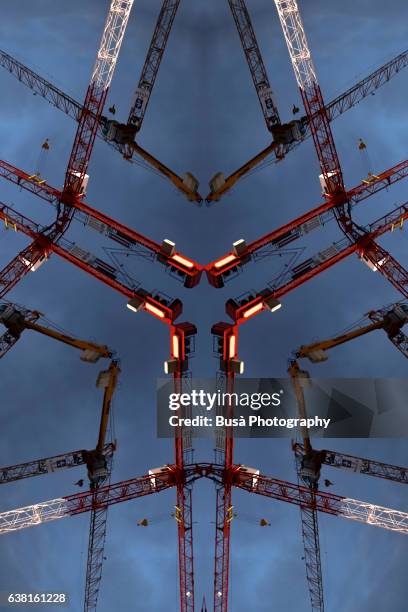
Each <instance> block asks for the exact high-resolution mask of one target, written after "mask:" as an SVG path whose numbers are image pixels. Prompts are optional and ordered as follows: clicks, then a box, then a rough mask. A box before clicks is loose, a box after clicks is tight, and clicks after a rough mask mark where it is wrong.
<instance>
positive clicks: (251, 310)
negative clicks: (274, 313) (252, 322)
mask: <svg viewBox="0 0 408 612" xmlns="http://www.w3.org/2000/svg"><path fill="white" fill-rule="evenodd" d="M263 307H264V306H263V303H262V302H259V304H255V306H252V307H251V308H248V310H245V312H244V313H243V315H242V316H243V317H244V319H249V317H252V315H254V314H256V313H257V312H260V311H261V310H263Z"/></svg>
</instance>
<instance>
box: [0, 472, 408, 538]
mask: <svg viewBox="0 0 408 612" xmlns="http://www.w3.org/2000/svg"><path fill="white" fill-rule="evenodd" d="M203 465H204V469H201V465H200V464H194V465H189V466H185V467H186V471H185V475H186V477H187V478H188V479H190V478H191V477H192V478H193V479H195V480H196V479H198V478H201V477H203V476H206V477H211V475H212V473H214V474H215V473H216V472H220V474H221V473H223V470H224V468H223V466H217V465H216V466H210V467H209V466H208V464H203ZM230 476H231V482H232V484H233V486H235V487H237V488H240V489H243V490H246V491H248V492H250V493H256V494H257V495H263V496H265V497H270V498H273V499H277V500H280V501H285V502H287V503H291V504H295V505H297V506H299V505H302V504H308V503H309V502H308V496H309V489H308V488H307V487H302V486H299V485H296V484H293V483H291V482H287V481H284V480H278V479H277V478H272V477H270V476H265V475H263V474H259V473H258V470H252V469H248V468H244V467H243V466H241V465H238V466H233V467H232V469H231V474H230ZM177 478H178V475H177V469H176V467H175V466H172V465H166V466H163V467H162V468H157V469H155V470H150V473H149V474H147V475H145V476H141V477H137V478H132V479H130V480H126V481H121V482H118V483H115V484H113V485H109V486H106V487H102V488H101V489H99V490H98V492H97V497H96V500H95V499H94V500H93V491H86V492H84V493H76V494H75V495H69V496H67V497H59V498H57V499H53V500H50V501H46V502H41V503H38V504H34V505H31V506H25V507H24V508H18V509H16V510H8V511H6V512H2V513H0V534H5V533H11V532H12V531H18V530H21V529H25V528H27V527H33V526H34V525H39V524H41V523H45V522H49V521H53V520H57V519H60V518H65V517H67V516H74V515H76V514H82V513H84V512H89V511H90V510H92V507H95V506H96V507H100V506H103V505H107V506H111V505H113V504H117V503H121V502H124V501H128V500H130V499H135V498H138V497H143V496H145V495H151V494H153V493H159V492H161V491H163V490H165V489H169V488H172V487H173V486H175V483H176V479H177ZM315 504H316V508H317V510H318V511H319V512H324V513H326V514H331V515H334V516H343V517H344V518H348V519H351V520H356V521H359V522H361V523H366V524H369V525H374V526H376V527H381V528H383V529H388V530H391V531H396V532H399V533H404V534H408V513H407V512H401V511H399V510H393V509H390V508H385V507H383V506H378V505H375V504H370V503H368V502H363V501H359V500H356V499H352V498H349V497H343V496H340V495H334V494H333V493H327V492H323V491H317V492H316V500H315Z"/></svg>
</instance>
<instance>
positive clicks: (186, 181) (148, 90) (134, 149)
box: [102, 0, 202, 204]
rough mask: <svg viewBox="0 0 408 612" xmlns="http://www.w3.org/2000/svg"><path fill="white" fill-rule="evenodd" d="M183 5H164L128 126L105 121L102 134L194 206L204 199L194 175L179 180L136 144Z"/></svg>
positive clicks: (169, 1)
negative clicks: (140, 158)
mask: <svg viewBox="0 0 408 612" xmlns="http://www.w3.org/2000/svg"><path fill="white" fill-rule="evenodd" d="M179 4H180V0H164V1H163V5H162V8H161V10H160V13H159V17H158V19H157V23H156V27H155V30H154V32H153V37H152V40H151V42H150V46H149V49H148V52H147V56H146V60H145V63H144V65H143V68H142V73H141V75H140V78H139V82H138V85H137V88H136V91H135V93H134V95H133V99H132V104H131V108H130V112H129V117H128V120H127V123H126V124H124V123H120V122H118V121H115V120H108V119H106V117H104V118H103V123H104V125H103V128H102V131H103V134H104V136H105V137H106V140H107V141H108V142H112V143H114V144H116V145H118V146H119V149H120V151H121V153H122V155H123V157H124V158H125V159H126V160H128V161H131V160H132V157H133V154H134V153H137V154H138V155H139V156H140V157H142V158H143V159H144V160H145V161H147V162H148V163H149V164H150V166H152V167H153V168H155V169H156V170H158V171H159V172H160V173H161V174H162V175H164V176H166V178H168V179H169V180H170V182H171V183H172V184H173V185H174V186H175V187H176V188H177V189H178V190H179V191H180V192H182V193H183V194H184V195H185V196H186V197H187V199H188V200H189V201H190V202H195V203H197V204H200V203H201V202H202V198H201V196H200V194H199V193H198V186H199V183H198V181H197V179H196V178H195V177H194V176H193V175H192V174H191V172H186V173H185V174H184V176H183V177H180V176H178V174H176V173H175V172H173V170H171V169H170V168H168V167H167V166H165V165H164V164H163V163H162V162H160V161H159V160H157V159H156V158H154V157H153V156H152V155H151V154H150V153H148V152H147V151H145V150H144V149H143V148H142V147H140V146H139V144H138V143H137V142H136V141H135V137H136V134H137V133H138V132H139V131H140V128H141V127H142V123H143V119H144V116H145V113H146V109H147V105H148V103H149V100H150V96H151V94H152V91H153V86H154V83H155V81H156V77H157V74H158V71H159V68H160V64H161V61H162V58H163V55H164V51H165V49H166V45H167V41H168V38H169V35H170V31H171V28H172V25H173V22H174V19H175V16H176V13H177V9H178V7H179Z"/></svg>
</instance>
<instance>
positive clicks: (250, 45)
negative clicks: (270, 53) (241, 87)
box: [228, 0, 280, 131]
mask: <svg viewBox="0 0 408 612" xmlns="http://www.w3.org/2000/svg"><path fill="white" fill-rule="evenodd" d="M228 3H229V5H230V9H231V12H232V15H233V17H234V21H235V25H236V27H237V30H238V34H239V37H240V40H241V44H242V48H243V50H244V53H245V57H246V60H247V63H248V67H249V70H250V72H251V76H252V80H253V82H254V86H255V90H256V93H257V96H258V99H259V103H260V105H261V108H262V112H263V115H264V118H265V122H266V126H267V128H268V130H269V131H271V130H272V127H273V126H275V125H277V124H280V117H279V112H278V108H277V106H276V103H275V101H274V97H273V92H272V88H271V84H270V82H269V78H268V74H267V72H266V68H265V64H264V62H263V59H262V54H261V51H260V49H259V45H258V41H257V39H256V36H255V32H254V28H253V26H252V22H251V17H250V15H249V12H248V9H247V6H246V4H245V0H228Z"/></svg>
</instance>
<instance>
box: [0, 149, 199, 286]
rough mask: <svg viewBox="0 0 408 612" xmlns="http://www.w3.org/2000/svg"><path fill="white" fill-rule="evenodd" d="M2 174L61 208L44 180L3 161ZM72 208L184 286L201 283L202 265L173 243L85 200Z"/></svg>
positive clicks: (57, 195) (0, 164)
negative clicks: (155, 237) (149, 234)
mask: <svg viewBox="0 0 408 612" xmlns="http://www.w3.org/2000/svg"><path fill="white" fill-rule="evenodd" d="M0 175H1V176H2V177H3V178H5V179H7V180H9V181H10V182H12V183H14V184H16V185H18V186H19V187H20V188H22V189H25V190H27V191H29V192H30V193H34V194H35V195H37V196H38V197H39V198H41V199H42V200H44V201H45V202H48V203H49V204H51V205H52V206H53V207H54V208H58V203H59V200H60V198H61V197H62V193H61V192H60V191H59V190H58V189H56V188H55V187H52V186H51V185H48V184H47V183H46V182H45V181H42V182H41V184H39V183H38V182H37V181H36V180H35V177H33V176H30V175H28V174H27V173H26V172H24V171H22V170H19V169H18V168H15V167H14V166H12V165H11V164H8V163H6V162H2V161H0ZM73 208H74V213H73V218H74V219H76V220H77V221H78V222H80V223H81V224H83V225H85V226H86V227H88V228H89V229H92V230H94V231H96V232H98V233H99V234H103V235H105V236H106V237H108V238H109V240H112V241H113V242H115V243H116V244H119V245H120V246H121V247H123V248H126V249H129V251H133V252H137V253H141V252H142V254H143V255H145V253H146V256H147V257H153V258H154V260H155V261H157V262H158V263H160V264H163V265H164V266H165V267H166V269H167V270H168V271H169V273H170V274H172V276H174V277H175V278H178V279H179V280H181V281H182V282H183V283H184V285H185V287H194V286H195V285H196V284H197V283H198V282H199V280H200V276H201V273H202V266H200V265H199V264H198V263H197V262H195V261H193V260H192V259H190V258H189V257H186V256H185V255H183V254H182V253H181V252H180V251H178V250H177V248H176V244H175V243H174V242H173V241H171V240H169V239H167V238H165V239H164V240H163V241H162V243H161V244H160V243H158V242H155V241H154V240H152V239H151V238H147V237H146V236H144V235H143V234H141V233H140V232H136V231H135V230H132V229H130V228H128V227H127V226H126V225H124V224H123V223H121V222H120V221H117V220H116V219H113V218H112V217H109V216H108V215H106V214H104V213H102V212H101V211H99V210H97V209H96V208H93V207H92V206H90V205H89V204H86V203H85V202H82V201H77V202H76V203H75V204H74V205H73ZM5 224H6V227H12V228H13V229H15V230H17V227H16V226H15V225H10V224H8V225H7V220H5ZM38 267H39V266H38V265H37V266H36V269H38Z"/></svg>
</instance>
